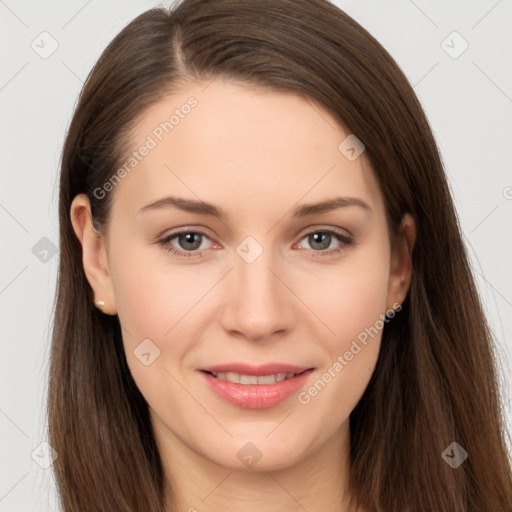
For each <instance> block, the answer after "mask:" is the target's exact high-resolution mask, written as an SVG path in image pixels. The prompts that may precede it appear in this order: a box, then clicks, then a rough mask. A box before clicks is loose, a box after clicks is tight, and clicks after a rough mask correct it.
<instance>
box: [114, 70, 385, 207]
mask: <svg viewBox="0 0 512 512" xmlns="http://www.w3.org/2000/svg"><path fill="white" fill-rule="evenodd" d="M349 136H350V137H349ZM347 137H349V138H348V139H347ZM351 137H353V135H351V134H350V133H349V132H347V131H346V130H345V129H343V128H342V127H340V126H339V124H338V123H337V122H336V121H335V120H334V119H333V117H332V116H331V115H330V114H329V112H327V111H326V110H325V109H323V108H322V107H321V106H320V105H318V104H317V103H315V102H313V101H312V100H310V99H305V98H302V97H301V96H299V95H297V94H294V93H291V92H281V91H279V92H276V91H273V90H269V89H265V88H261V87H254V86H249V85H246V84H240V83H235V82H231V81H225V80H220V79H215V80H213V81H212V82H209V83H208V82H203V83H188V84H184V85H183V86H182V87H180V89H179V90H178V91H177V92H175V93H174V94H172V95H169V96H167V97H165V98H164V99H162V100H161V101H159V102H158V103H156V104H154V105H153V106H152V107H150V108H149V109H148V110H146V111H145V112H143V114H142V115H140V116H139V117H138V119H137V120H136V123H134V126H133V129H132V131H131V137H130V144H129V146H130V152H129V153H128V154H127V155H124V158H123V161H122V162H121V166H124V169H125V171H126V172H125V173H124V175H125V177H123V179H122V180H121V181H120V182H119V183H118V184H117V185H116V187H115V190H114V192H113V194H114V195H113V200H114V204H116V203H118V208H119V207H121V208H123V209H125V212H124V213H126V214H128V213H134V212H136V211H138V210H139V209H140V208H141V207H142V206H144V205H145V204H147V203H148V202H149V201H151V200H153V201H154V200H157V199H159V198H161V197H164V196H165V195H166V194H168V195H171V194H172V195H177V194H179V195H181V196H185V197H189V198H195V199H197V198H201V199H204V200H207V201H208V202H211V203H215V204H219V205H222V207H223V210H225V211H227V213H228V214H230V213H233V214H235V213H236V214H237V215H238V216H240V215H242V214H243V207H244V206H246V207H247V208H249V207H253V208H254V207H257V208H260V209H262V208H265V209H266V210H272V209H273V207H274V206H276V207H277V206H279V205H280V206H281V209H283V208H284V207H291V206H293V205H294V204H296V203H298V202H304V203H308V202H313V201H316V200H319V199H326V198H328V197H333V196H335V195H346V196H357V197H360V198H361V199H363V200H364V201H366V202H367V203H369V204H371V205H372V207H373V208H376V209H378V208H382V198H381V196H380V193H379V190H378V187H377V184H376V181H375V178H374V176H373V172H372V171H371V169H370V166H369V164H368V162H367V161H366V159H365V155H364V152H363V153H362V155H361V156H360V157H359V158H356V159H355V160H352V159H349V158H347V156H346V152H344V151H343V150H344V149H346V148H345V146H346V145H347V144H349V145H350V143H351V142H352V139H351ZM344 141H348V142H344ZM340 144H341V146H340ZM356 149H357V148H356ZM230 209H232V210H235V209H236V212H235V211H233V212H230ZM128 210H130V211H128ZM274 213H276V214H277V213H278V210H277V209H276V210H275V212H274Z"/></svg>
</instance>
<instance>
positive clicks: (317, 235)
mask: <svg viewBox="0 0 512 512" xmlns="http://www.w3.org/2000/svg"><path fill="white" fill-rule="evenodd" d="M302 240H307V243H308V244H309V245H310V248H311V250H312V251H314V252H316V253H317V254H313V256H330V255H332V254H337V253H339V252H341V251H342V250H343V249H345V248H346V246H349V245H351V244H352V243H353V240H352V238H351V237H349V236H347V235H342V234H341V233H338V232H337V231H332V230H316V231H310V232H309V233H307V234H306V235H305V236H303V237H302V238H301V241H302ZM336 243H337V244H338V245H336ZM306 249H307V247H306ZM325 249H329V250H327V251H326V250H325Z"/></svg>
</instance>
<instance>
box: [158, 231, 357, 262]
mask: <svg viewBox="0 0 512 512" xmlns="http://www.w3.org/2000/svg"><path fill="white" fill-rule="evenodd" d="M190 233H194V234H197V235H201V236H204V237H206V238H210V237H209V236H208V235H207V234H206V233H205V232H204V231H201V230H184V231H178V232H176V233H171V234H170V235H169V236H167V237H165V238H163V239H161V240H158V242H157V243H158V244H159V245H160V247H162V248H163V249H165V250H166V251H168V252H170V253H172V254H175V255H176V256H179V257H184V258H191V257H200V256H201V251H197V250H195V251H182V250H180V249H177V248H176V247H174V246H172V245H170V242H171V240H173V239H174V238H176V237H178V236H180V235H185V234H190ZM319 233H321V234H329V235H333V236H334V238H336V239H337V240H338V241H339V242H341V245H340V246H339V247H337V248H336V249H330V250H327V251H314V250H313V249H306V250H310V251H313V254H312V256H313V257H317V256H320V257H325V256H333V255H335V254H338V253H340V252H342V251H343V250H345V248H346V247H348V246H350V245H352V244H353V243H354V240H353V239H352V238H351V237H349V236H346V235H342V234H341V233H338V232H337V231H333V230H329V229H317V230H313V231H309V232H308V233H305V234H304V235H303V236H302V237H301V238H300V240H303V239H304V238H306V237H308V236H309V235H312V234H319Z"/></svg>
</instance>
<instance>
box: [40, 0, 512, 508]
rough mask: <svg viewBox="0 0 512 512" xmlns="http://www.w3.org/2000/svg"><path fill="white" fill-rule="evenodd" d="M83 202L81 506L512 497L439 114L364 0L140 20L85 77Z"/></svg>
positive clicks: (74, 261) (77, 140) (75, 382)
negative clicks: (436, 127)
mask: <svg viewBox="0 0 512 512" xmlns="http://www.w3.org/2000/svg"><path fill="white" fill-rule="evenodd" d="M59 208H60V229H61V231H60V233H61V240H60V244H61V245H60V248H61V260H60V268H59V281H58V290H57V291H58V293H57V299H56V311H55V319H54V332H53V340H52V354H51V368H50V385H49V402H48V408H49V431H50V444H51V445H52V446H53V448H54V449H55V450H56V451H57V453H58V454H59V456H58V458H57V459H56V461H55V463H54V465H55V471H56V478H57V484H58V489H59V492H60V495H61V500H62V505H63V509H64V510H65V511H78V510H84V511H85V510H109V511H117V510H119V511H140V510H145V511H155V512H156V511H160V512H162V511H165V512H170V511H173V512H174V511H178V510H190V511H192V510H198V511H201V510H208V511H217V510H233V511H237V510H244V511H248V510H275V511H289V510H308V511H313V510H333V511H336V512H338V511H349V510H350V511H352V510H353V511H359V512H363V511H364V512H370V511H379V512H380V511H381V512H388V511H389V512H391V511H398V510H400V511H408V510H410V511H422V510H424V511H432V510H436V511H468V512H469V511H477V510H478V511H480V512H481V511H489V512H490V511H493V512H496V511H503V512H505V511H510V510H512V485H511V484H512V476H511V465H510V459H509V458H508V456H507V450H506V444H505V440H504V436H505V425H504V422H503V419H502V411H501V408H500V402H499V388H498V385H497V364H496V361H495V359H494V353H493V347H492V338H491V334H490V330H489V327H488V325H487V322H486V319H485V316H484V313H483V311H482V307H481V304H480V300H479V297H478V295H477V291H476V287H475V284H474V280H473V277H472V275H471V272H470V268H469V265H468V259H467V256H466V253H465V249H464V245H463V242H462V238H461V233H460V231H459V228H458V224H457V217H456V214H455V210H454V206H453V202H452V199H451V196H450V193H449V189H448V186H447V182H446V177H445V174H444V171H443V167H442V163H441V160H440V157H439V153H438V150H437V147H436V144H435V141H434V139H433V136H432V132H431V130H430V128H429V126H428V123H427V120H426V118H425V115H424V113H423V111H422V109H421V107H420V105H419V103H418V100H417V98H416V97H415V95H414V93H413V91H412V88H411V86H410V85H409V83H408V82H407V80H406V78H405V77H404V75H403V74H402V73H401V71H400V70H399V68H398V67H397V65H396V63H395V62H394V61H393V59H392V58H391V56H390V55H389V54H388V53H387V52H386V51H385V50H384V49H383V48H382V46H381V45H380V44H379V43H378V42H377V41H376V40H375V39H374V38H373V37H372V36H371V35H370V34H368V33H367V32H366V31H365V30H364V29H363V28H362V27H361V26H359V25H358V24H357V23H356V22H355V21H354V20H352V19H351V18H350V17H349V16H347V15H346V14H345V13H343V12H342V11H341V10H339V9H338V8H336V7H335V6H333V5H332V4H330V3H328V2H326V1H324V0H314V1H311V0H310V1H306V0H301V1H295V0H294V1H291V0H262V1H258V2H256V1H249V0H242V1H240V0H236V1H235V0H213V1H208V2H206V1H203V0H184V1H182V2H181V3H179V4H178V5H176V6H175V7H174V8H172V9H169V10H167V9H163V8H162V9H154V10H150V11H148V12H146V13H143V14H142V15H140V16H139V17H137V18H136V19H135V20H134V21H133V22H132V23H130V24H129V25H128V26H127V27H126V28H125V29H123V30H122V31H121V33H120V34H119V35H118V36H117V37H116V38H115V39H114V40H113V41H112V42H111V43H110V45H109V46H108V47H107V49H106V50H105V52H104V53H103V55H102V56H101V58H100V59H99V61H98V63H97V64H96V66H95V67H94V69H93V70H92V72H91V74H90V75H89V77H88V79H87V81H86V83H85V85H84V89H83V91H82V93H81V96H80V100H79V103H78V105H77V108H76V112H75V114H74V117H73V120H72V122H71V125H70V128H69V132H68V135H67V139H66V142H65V147H64V151H63V157H62V168H61V181H60V206H59ZM190 244H191V245H190Z"/></svg>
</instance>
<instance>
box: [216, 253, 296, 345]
mask: <svg viewBox="0 0 512 512" xmlns="http://www.w3.org/2000/svg"><path fill="white" fill-rule="evenodd" d="M277 268H278V266H277V265H276V264H275V261H273V259H272V257H271V255H270V251H263V253H262V254H261V256H260V257H259V258H258V259H257V260H256V261H254V262H252V263H248V262H246V261H245V260H244V259H242V258H240V257H239V256H238V255H237V254H235V259H234V268H233V270H232V271H231V272H230V273H229V276H228V284H227V287H228V296H227V299H226V302H225V303H224V309H223V312H222V315H221V322H222V327H223V328H224V329H225V331H226V332H228V333H229V334H231V335H237V336H238V337H243V338H247V339H249V340H252V341H262V340H265V339H270V338H274V337H275V336H276V335H278V334H280V335H282V334H283V333H285V332H286V331H289V330H290V328H291V326H293V325H295V324H296V320H297V319H296V318H295V315H294V309H293V308H294V302H293V300H294V297H293V293H292V292H291V291H290V290H289V289H288V288H287V287H286V286H285V284H283V281H284V282H286V279H284V276H282V275H280V272H279V271H278V270H277ZM281 274H282V272H281Z"/></svg>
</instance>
